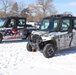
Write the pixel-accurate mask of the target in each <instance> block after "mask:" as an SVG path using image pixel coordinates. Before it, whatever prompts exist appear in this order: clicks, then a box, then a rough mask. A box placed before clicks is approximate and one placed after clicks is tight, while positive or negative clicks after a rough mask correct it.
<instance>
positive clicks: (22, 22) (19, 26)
mask: <svg viewBox="0 0 76 75" xmlns="http://www.w3.org/2000/svg"><path fill="white" fill-rule="evenodd" d="M25 26H26V19H25V18H18V19H17V32H18V33H19V35H18V37H19V38H26V36H25V35H24V29H25V28H26V27H25Z"/></svg>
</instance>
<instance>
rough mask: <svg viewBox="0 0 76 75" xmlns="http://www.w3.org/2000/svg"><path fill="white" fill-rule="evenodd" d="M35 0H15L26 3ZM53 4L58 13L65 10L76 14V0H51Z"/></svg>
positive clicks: (34, 0)
mask: <svg viewBox="0 0 76 75" xmlns="http://www.w3.org/2000/svg"><path fill="white" fill-rule="evenodd" d="M14 1H15V0H14ZM36 1H37V0H16V2H19V3H20V2H22V3H24V4H26V5H28V4H30V3H34V2H36ZM53 4H54V6H55V8H56V10H57V11H58V13H63V12H65V11H67V12H72V14H73V15H75V16H76V0H53Z"/></svg>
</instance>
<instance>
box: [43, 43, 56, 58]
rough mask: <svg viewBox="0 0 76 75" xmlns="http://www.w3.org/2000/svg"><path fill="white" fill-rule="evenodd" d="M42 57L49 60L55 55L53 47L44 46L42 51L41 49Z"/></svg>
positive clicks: (49, 45)
mask: <svg viewBox="0 0 76 75" xmlns="http://www.w3.org/2000/svg"><path fill="white" fill-rule="evenodd" d="M43 55H44V56H45V57H46V58H51V57H53V56H54V55H55V49H54V47H53V45H51V44H46V45H45V47H44V49H43Z"/></svg>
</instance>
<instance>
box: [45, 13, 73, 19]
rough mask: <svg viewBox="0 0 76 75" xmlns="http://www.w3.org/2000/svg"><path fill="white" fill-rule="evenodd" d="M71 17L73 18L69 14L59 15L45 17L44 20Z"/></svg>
mask: <svg viewBox="0 0 76 75" xmlns="http://www.w3.org/2000/svg"><path fill="white" fill-rule="evenodd" d="M71 17H74V16H72V15H71V14H59V15H51V16H49V17H45V18H44V19H47V18H71Z"/></svg>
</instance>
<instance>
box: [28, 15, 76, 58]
mask: <svg viewBox="0 0 76 75" xmlns="http://www.w3.org/2000/svg"><path fill="white" fill-rule="evenodd" d="M28 40H29V41H28V43H27V50H28V51H36V50H42V53H43V55H44V56H45V57H46V58H51V57H53V56H54V55H55V52H56V51H58V50H63V49H67V48H70V47H75V46H76V17H74V16H72V15H70V14H68V15H52V16H50V17H46V18H44V19H43V21H42V23H41V25H40V28H39V30H37V31H32V33H31V35H30V36H29V39H28Z"/></svg>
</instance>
